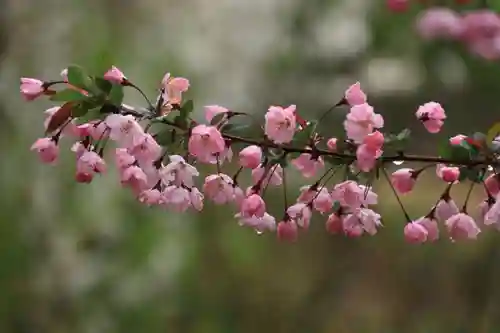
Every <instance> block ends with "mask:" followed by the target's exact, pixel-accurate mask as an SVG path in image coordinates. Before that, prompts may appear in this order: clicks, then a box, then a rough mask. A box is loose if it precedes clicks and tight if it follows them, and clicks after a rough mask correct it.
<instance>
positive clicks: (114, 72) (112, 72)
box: [103, 66, 127, 84]
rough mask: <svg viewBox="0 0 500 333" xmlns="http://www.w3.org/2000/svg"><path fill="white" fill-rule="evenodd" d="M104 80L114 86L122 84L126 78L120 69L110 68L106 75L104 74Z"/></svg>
mask: <svg viewBox="0 0 500 333" xmlns="http://www.w3.org/2000/svg"><path fill="white" fill-rule="evenodd" d="M103 77H104V79H105V80H108V81H110V82H113V83H116V84H123V83H124V82H125V81H126V80H127V78H126V77H125V75H124V74H123V73H122V71H121V70H120V69H118V68H117V67H115V66H112V67H111V68H110V69H109V70H108V71H107V72H106V73H104V76H103Z"/></svg>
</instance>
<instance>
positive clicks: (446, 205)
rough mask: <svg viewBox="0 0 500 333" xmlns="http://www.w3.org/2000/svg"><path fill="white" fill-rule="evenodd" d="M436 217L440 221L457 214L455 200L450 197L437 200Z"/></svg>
mask: <svg viewBox="0 0 500 333" xmlns="http://www.w3.org/2000/svg"><path fill="white" fill-rule="evenodd" d="M435 212H436V217H437V218H438V219H439V220H441V221H446V220H447V219H449V218H450V217H452V216H453V215H456V214H458V213H459V212H460V211H459V209H458V207H457V204H456V203H455V201H454V200H453V199H451V198H449V199H441V200H439V202H438V204H437V206H436V211H435Z"/></svg>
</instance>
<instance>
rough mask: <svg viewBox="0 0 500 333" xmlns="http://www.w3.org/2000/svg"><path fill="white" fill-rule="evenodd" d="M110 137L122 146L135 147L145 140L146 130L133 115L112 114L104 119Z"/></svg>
mask: <svg viewBox="0 0 500 333" xmlns="http://www.w3.org/2000/svg"><path fill="white" fill-rule="evenodd" d="M104 122H105V124H106V126H108V127H109V128H110V133H109V138H110V139H111V140H113V141H115V142H117V143H118V145H119V146H120V147H122V148H131V147H134V146H136V145H138V144H140V143H142V141H143V140H144V130H143V129H142V127H141V125H140V124H139V123H138V122H137V121H136V120H135V118H134V117H133V116H132V115H127V116H124V115H121V114H111V115H109V116H107V117H106V119H105V120H104Z"/></svg>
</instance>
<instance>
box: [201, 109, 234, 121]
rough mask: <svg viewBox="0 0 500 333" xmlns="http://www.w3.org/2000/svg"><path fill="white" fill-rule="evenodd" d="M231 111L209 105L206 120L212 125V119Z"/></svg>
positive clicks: (206, 110)
mask: <svg viewBox="0 0 500 333" xmlns="http://www.w3.org/2000/svg"><path fill="white" fill-rule="evenodd" d="M228 112H229V110H228V109H226V108H225V107H223V106H220V105H207V106H205V119H206V120H207V121H208V122H209V123H210V122H211V121H212V119H214V117H215V116H216V115H218V114H221V113H228Z"/></svg>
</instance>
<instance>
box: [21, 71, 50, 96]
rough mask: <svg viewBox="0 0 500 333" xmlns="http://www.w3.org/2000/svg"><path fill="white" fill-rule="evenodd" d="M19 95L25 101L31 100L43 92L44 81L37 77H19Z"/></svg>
mask: <svg viewBox="0 0 500 333" xmlns="http://www.w3.org/2000/svg"><path fill="white" fill-rule="evenodd" d="M20 89H21V95H22V96H23V97H24V99H25V100H27V101H32V100H34V99H35V98H37V97H39V96H41V95H43V94H44V92H45V88H44V83H43V81H40V80H38V79H33V78H28V77H23V78H21V88H20Z"/></svg>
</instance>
